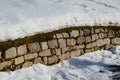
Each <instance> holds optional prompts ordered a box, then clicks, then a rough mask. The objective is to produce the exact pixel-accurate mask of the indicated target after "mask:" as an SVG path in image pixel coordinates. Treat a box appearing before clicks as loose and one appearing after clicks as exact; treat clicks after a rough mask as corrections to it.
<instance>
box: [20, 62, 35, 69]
mask: <svg viewBox="0 0 120 80" xmlns="http://www.w3.org/2000/svg"><path fill="white" fill-rule="evenodd" d="M32 64H33V63H32V62H26V63H24V64H23V66H22V67H23V68H25V67H30V66H32Z"/></svg>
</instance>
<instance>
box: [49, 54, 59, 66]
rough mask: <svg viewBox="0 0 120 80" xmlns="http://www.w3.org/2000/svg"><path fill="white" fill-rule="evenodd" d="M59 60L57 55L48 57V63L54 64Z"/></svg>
mask: <svg viewBox="0 0 120 80" xmlns="http://www.w3.org/2000/svg"><path fill="white" fill-rule="evenodd" d="M57 62H58V57H57V56H52V57H49V58H48V64H53V63H57Z"/></svg>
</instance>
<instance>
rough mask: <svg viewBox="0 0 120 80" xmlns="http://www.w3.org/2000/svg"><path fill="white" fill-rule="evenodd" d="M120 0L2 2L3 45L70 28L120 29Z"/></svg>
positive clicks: (0, 3)
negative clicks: (102, 27) (109, 26)
mask: <svg viewBox="0 0 120 80" xmlns="http://www.w3.org/2000/svg"><path fill="white" fill-rule="evenodd" d="M119 4H120V0H114V1H113V0H100V1H98V0H74V1H73V0H44V1H43V0H19V1H18V0H0V41H5V40H8V39H12V40H14V39H17V38H23V37H25V36H29V35H33V34H35V33H37V32H47V31H52V30H55V29H59V28H62V27H67V26H81V25H82V26H85V25H89V26H93V25H100V24H101V25H108V24H109V23H115V24H116V23H117V25H120V5H119Z"/></svg>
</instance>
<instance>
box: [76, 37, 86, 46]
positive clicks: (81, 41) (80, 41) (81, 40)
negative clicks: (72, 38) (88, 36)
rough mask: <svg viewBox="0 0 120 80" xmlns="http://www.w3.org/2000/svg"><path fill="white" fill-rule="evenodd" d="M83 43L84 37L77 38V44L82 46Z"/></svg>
mask: <svg viewBox="0 0 120 80" xmlns="http://www.w3.org/2000/svg"><path fill="white" fill-rule="evenodd" d="M84 42H85V38H84V37H78V38H77V44H83V43H84Z"/></svg>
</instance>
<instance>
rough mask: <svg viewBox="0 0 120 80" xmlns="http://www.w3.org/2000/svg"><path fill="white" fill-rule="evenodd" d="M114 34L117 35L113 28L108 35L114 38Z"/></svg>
mask: <svg viewBox="0 0 120 80" xmlns="http://www.w3.org/2000/svg"><path fill="white" fill-rule="evenodd" d="M114 36H115V33H114V31H113V30H109V32H108V37H109V38H113V37H114Z"/></svg>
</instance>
